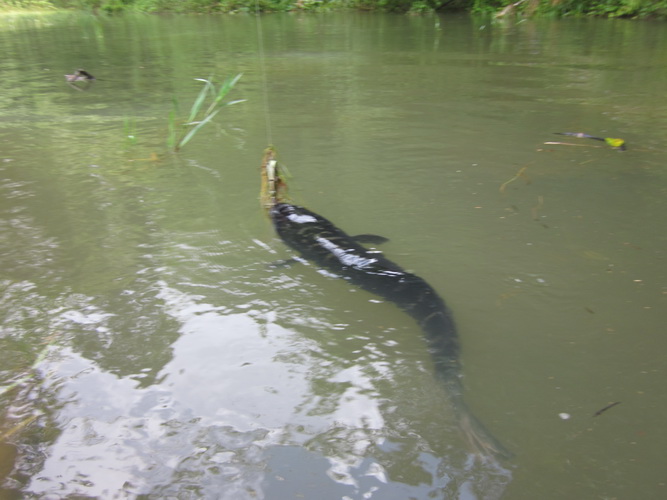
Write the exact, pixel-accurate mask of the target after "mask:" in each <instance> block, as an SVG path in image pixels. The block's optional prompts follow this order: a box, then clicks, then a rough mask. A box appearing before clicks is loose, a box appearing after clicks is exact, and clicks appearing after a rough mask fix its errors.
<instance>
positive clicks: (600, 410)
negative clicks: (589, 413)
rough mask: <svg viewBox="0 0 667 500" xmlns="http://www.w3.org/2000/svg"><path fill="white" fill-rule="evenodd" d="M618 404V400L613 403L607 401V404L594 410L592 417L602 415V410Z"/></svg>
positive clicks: (604, 410)
mask: <svg viewBox="0 0 667 500" xmlns="http://www.w3.org/2000/svg"><path fill="white" fill-rule="evenodd" d="M620 404H621V402H620V401H616V402H615V403H609V404H608V405H607V406H605V407H604V408H600V409H599V410H598V411H596V412H595V413H594V414H593V416H594V417H597V416H598V415H602V414H603V413H604V412H606V411H607V410H608V409H610V408H613V407H614V406H616V405H620Z"/></svg>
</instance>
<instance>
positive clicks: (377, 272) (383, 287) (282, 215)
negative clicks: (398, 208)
mask: <svg viewBox="0 0 667 500" xmlns="http://www.w3.org/2000/svg"><path fill="white" fill-rule="evenodd" d="M270 158H271V159H270V160H268V161H267V157H265V161H264V164H263V167H266V166H267V165H269V166H271V168H275V167H276V163H275V160H273V156H272V153H271V155H270ZM262 178H263V179H264V182H267V179H274V180H275V182H276V184H275V185H274V186H268V187H267V186H266V185H264V184H263V186H262V201H263V205H264V207H265V208H266V209H267V210H268V214H269V217H270V218H271V221H272V222H273V225H274V228H275V230H276V232H277V234H278V236H280V238H281V239H282V240H283V242H284V243H285V244H287V245H288V246H289V247H291V248H292V249H294V250H295V251H296V252H298V253H299V254H300V255H301V257H303V258H304V259H306V260H308V261H310V262H312V263H314V264H316V265H317V266H319V267H321V268H323V269H326V270H327V271H330V272H331V273H333V274H334V275H336V276H340V277H341V278H343V279H345V280H346V281H348V282H349V283H351V284H353V285H355V286H357V287H359V288H362V289H364V290H366V291H368V292H370V293H373V294H375V295H377V296H379V297H382V298H383V299H385V300H387V301H389V302H392V303H394V304H396V305H397V306H398V307H399V308H401V309H402V310H403V311H405V312H406V313H407V314H409V315H410V316H411V317H412V318H414V319H415V320H416V321H417V323H418V324H419V326H420V327H421V330H422V331H423V333H424V336H425V339H426V343H427V346H428V350H429V352H430V354H431V357H432V359H433V362H434V365H435V373H436V376H437V378H438V379H439V380H440V382H441V383H442V384H443V386H444V388H445V393H446V394H447V396H448V399H449V401H450V402H451V405H452V408H453V409H454V411H455V414H456V416H457V419H458V423H459V427H460V428H461V430H462V431H463V435H464V437H465V438H466V440H467V441H468V443H469V445H470V447H471V449H472V451H474V452H475V453H477V454H478V455H479V456H480V457H484V458H509V457H510V456H511V453H509V452H508V451H507V450H506V449H505V448H504V447H503V445H502V444H500V442H499V441H498V440H497V439H496V438H495V437H494V436H493V435H492V434H491V433H490V432H489V431H488V430H486V428H485V427H484V426H483V424H482V423H481V422H480V421H479V420H478V419H477V418H476V417H475V416H474V415H473V414H472V412H471V411H470V410H469V408H468V406H467V405H466V403H465V401H464V399H463V384H462V381H461V362H460V357H459V354H460V347H459V339H458V334H457V331H456V325H455V323H454V320H453V318H452V314H451V312H450V311H449V309H448V308H447V306H446V305H445V302H444V301H443V300H442V298H441V297H440V296H439V295H438V293H437V292H436V291H435V290H434V289H433V287H432V286H431V285H429V284H428V283H427V282H426V280H424V279H423V278H421V277H419V276H417V275H415V274H412V273H410V272H408V271H406V270H404V269H403V268H401V267H400V266H399V265H398V264H396V263H394V262H392V261H390V260H389V259H387V258H386V257H384V256H383V255H382V254H380V253H377V252H373V251H370V250H368V249H367V248H366V247H364V246H363V245H362V244H361V243H360V242H359V239H358V238H355V237H353V236H350V235H348V234H347V233H345V232H344V231H343V230H342V229H340V228H338V227H337V226H335V225H334V224H333V223H332V222H331V221H329V220H328V219H326V218H324V217H322V216H321V215H319V214H317V213H315V212H312V211H311V210H308V209H307V208H304V207H301V206H298V205H295V204H292V203H289V202H288V201H287V196H286V184H285V182H284V178H283V177H282V176H281V175H279V174H274V173H267V172H266V171H265V168H263V171H262Z"/></svg>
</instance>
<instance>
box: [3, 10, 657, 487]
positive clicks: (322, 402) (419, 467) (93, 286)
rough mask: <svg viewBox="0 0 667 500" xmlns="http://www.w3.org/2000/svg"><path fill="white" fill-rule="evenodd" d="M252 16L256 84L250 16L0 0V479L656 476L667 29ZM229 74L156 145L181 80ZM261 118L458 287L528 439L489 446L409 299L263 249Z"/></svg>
mask: <svg viewBox="0 0 667 500" xmlns="http://www.w3.org/2000/svg"><path fill="white" fill-rule="evenodd" d="M261 28H262V34H263V38H264V47H265V65H264V71H265V75H266V79H267V82H266V92H264V85H263V79H262V74H263V70H262V68H263V67H262V64H261V63H260V58H259V57H258V36H257V24H256V19H255V18H253V17H242V16H239V17H234V16H230V17H204V16H192V17H158V16H155V17H147V16H141V17H125V18H97V17H92V16H85V15H51V16H23V17H5V18H1V19H0V47H2V49H3V58H2V61H0V67H1V69H2V79H0V87H1V92H0V144H1V146H2V149H1V153H0V156H1V160H2V163H0V180H1V189H2V198H1V201H0V203H1V204H0V209H1V210H2V218H1V219H0V223H1V226H0V238H1V241H2V252H1V254H0V259H1V260H0V266H1V268H2V275H1V280H2V281H1V282H2V293H1V296H0V297H1V298H0V307H1V309H0V311H1V317H2V334H1V337H0V347H1V349H2V350H1V351H0V384H1V385H2V386H4V387H5V389H4V392H3V393H2V395H0V403H1V414H0V432H1V433H2V443H1V444H0V477H1V478H2V481H3V483H2V484H3V490H2V493H1V494H0V497H1V498H38V497H39V498H75V497H76V498H81V497H82V496H86V497H97V498H134V497H137V496H140V497H141V498H179V499H182V498H224V499H251V498H266V499H290V498H323V499H339V498H350V499H361V498H377V499H383V500H385V499H406V498H418V499H426V498H460V499H466V500H467V499H473V498H480V499H487V498H500V497H501V496H503V498H507V499H518V500H524V499H525V500H528V499H531V500H532V499H535V498H540V499H559V500H560V499H563V498H591V499H593V498H615V499H636V498H659V497H662V496H664V495H665V489H666V487H665V477H664V464H663V460H662V455H663V450H664V449H665V445H666V444H667V439H666V438H667V433H666V431H665V427H664V414H665V411H667V397H666V395H665V390H664V380H665V361H664V355H663V353H664V350H665V348H667V341H666V338H665V336H664V329H665V327H664V325H665V323H666V322H667V314H666V312H665V311H666V308H665V296H666V294H667V288H666V284H667V282H666V278H667V267H666V263H665V249H666V248H667V237H666V236H665V230H664V228H665V227H667V215H666V214H667V206H666V203H665V199H666V197H665V194H666V185H667V184H666V183H667V173H666V172H667V171H666V170H665V169H666V168H667V167H666V162H665V159H666V146H665V139H664V138H665V130H666V129H667V101H666V100H665V89H666V88H667V69H666V68H667V27H666V26H665V25H664V24H654V23H648V22H647V23H636V22H625V21H609V20H564V21H536V22H532V21H531V22H523V23H520V24H517V25H508V24H501V25H494V24H489V23H486V24H485V22H484V21H473V20H470V19H469V18H466V17H443V18H439V19H437V18H432V17H426V18H421V17H401V16H396V17H394V16H383V15H360V14H340V15H328V16H299V15H272V16H266V17H263V18H262V22H261ZM78 67H83V68H85V69H87V70H88V71H90V72H91V73H92V74H94V75H95V76H96V77H98V81H96V82H95V83H93V84H92V85H90V86H89V87H88V88H86V90H85V91H77V90H76V89H73V88H71V87H68V86H67V85H66V84H65V82H64V78H63V75H64V74H65V73H71V72H72V71H73V70H74V69H76V68H78ZM239 72H243V73H244V76H243V78H242V79H241V81H240V83H239V84H238V86H237V88H236V89H235V90H234V94H233V95H232V97H233V98H238V99H247V102H245V103H243V104H239V105H237V106H234V107H231V108H228V109H226V110H224V111H223V112H222V113H221V114H220V115H218V117H217V118H216V120H215V123H216V125H215V126H210V127H209V128H208V129H204V130H203V131H202V132H201V133H200V134H199V135H197V136H196V137H195V139H194V140H193V141H192V142H191V143H190V144H188V145H187V146H186V147H185V148H184V150H183V151H182V152H181V153H180V154H178V155H174V154H170V153H168V152H167V151H166V147H165V140H166V137H167V116H168V113H169V111H170V110H171V108H172V98H173V97H177V98H178V99H179V101H180V103H181V107H182V108H183V109H184V110H185V109H186V108H187V107H188V106H189V104H190V103H191V102H192V101H193V100H194V98H195V96H196V95H197V92H198V91H199V88H200V84H199V83H198V82H195V81H194V80H193V79H194V78H205V77H209V76H211V75H213V76H215V77H217V78H218V79H219V80H221V79H222V78H224V77H226V76H229V75H232V74H236V73H239ZM267 113H268V115H267ZM267 118H268V120H269V122H270V124H271V127H270V131H269V133H268V134H267V127H266V122H267ZM559 131H571V132H587V133H590V134H593V135H601V136H603V137H622V138H624V139H625V140H626V141H627V144H628V150H627V151H625V152H619V151H615V150H612V149H611V148H609V147H607V146H605V145H604V144H603V143H602V142H598V141H592V140H585V139H576V138H568V137H565V136H558V135H554V134H553V132H559ZM128 135H134V136H135V137H136V142H135V141H133V140H131V139H130V138H128V137H127V136H128ZM269 136H270V137H269ZM269 140H271V141H272V142H273V143H274V144H275V145H276V147H277V149H278V152H279V154H280V158H281V160H282V162H283V163H285V164H286V165H287V166H288V167H289V169H290V171H291V173H292V175H293V178H292V179H291V184H292V194H293V196H294V198H296V199H297V201H298V202H300V203H301V204H304V205H306V206H308V207H309V208H311V209H312V210H314V211H317V212H319V213H321V214H323V215H324V216H326V217H328V218H330V219H332V220H333V221H334V222H335V223H337V224H338V225H339V226H341V227H342V228H343V229H345V230H346V231H348V232H349V233H351V234H355V233H367V232H373V233H378V234H382V235H384V236H386V237H388V238H390V239H391V241H390V242H389V243H387V244H385V245H384V246H383V250H384V251H385V252H386V254H387V255H388V256H389V258H391V259H392V260H394V261H396V262H398V263H400V264H401V265H403V266H404V267H406V268H407V269H410V270H412V271H414V272H415V273H417V274H419V275H420V276H423V277H424V278H426V279H427V280H428V281H429V282H430V283H431V284H432V285H433V286H434V287H435V288H436V289H437V290H439V291H440V292H441V294H442V296H443V297H444V298H445V299H446V301H447V302H448V304H449V305H450V307H451V308H452V310H453V311H454V314H455V317H456V319H457V323H458V325H459V330H460V335H461V340H462V344H463V358H464V363H465V384H466V388H467V391H468V396H467V397H468V401H469V404H470V405H471V406H472V407H473V408H474V410H475V412H476V413H477V414H478V415H479V417H480V418H481V419H482V420H484V422H485V423H486V424H487V426H488V427H489V428H490V429H492V431H493V432H494V434H496V435H497V436H498V437H499V438H500V439H501V440H502V441H503V442H504V443H505V444H506V446H507V447H508V448H510V449H511V450H512V451H513V452H514V453H515V455H516V456H515V458H514V459H512V460H511V461H508V462H504V463H502V464H489V463H487V464H480V463H477V462H475V461H474V460H472V458H471V456H470V455H469V453H468V451H467V449H466V447H465V445H464V442H463V441H462V439H461V438H460V436H459V434H458V432H457V430H456V428H455V425H454V421H453V418H452V414H451V412H450V411H449V409H448V408H447V404H446V401H445V400H444V397H443V395H442V392H441V391H440V388H439V387H438V385H437V383H436V382H435V381H434V380H433V378H432V369H431V365H430V359H429V356H428V353H427V352H426V349H425V347H424V344H423V342H422V340H421V334H420V332H419V329H418V327H417V326H416V324H415V323H414V322H413V321H412V320H411V319H410V318H409V317H407V316H405V315H404V314H403V313H401V312H400V311H398V310H397V309H396V308H395V307H393V306H392V305H391V304H386V303H378V301H376V300H374V297H372V296H370V295H368V294H366V293H365V292H361V291H355V290H353V289H351V288H350V287H349V286H347V284H345V283H343V282H340V281H338V280H335V279H332V278H330V277H326V276H323V275H321V274H319V273H318V272H317V270H316V269H313V268H312V267H307V266H296V267H292V268H287V269H269V268H267V263H270V262H272V261H275V260H276V259H280V258H285V257H286V256H288V255H289V254H288V252H287V250H286V248H285V247H284V245H283V244H282V243H281V242H280V241H279V240H277V239H276V237H275V236H274V234H273V232H272V228H271V227H270V225H269V223H268V221H267V220H265V218H264V217H263V215H262V213H261V210H260V208H259V204H258V200H257V197H258V188H259V176H258V167H259V161H260V159H261V154H262V150H263V148H264V147H265V146H266V144H267V143H268V142H269ZM552 141H556V142H566V143H569V144H572V145H563V144H545V142H552ZM519 174H521V175H519ZM512 179H514V180H513V181H512V182H508V181H510V180H512ZM40 355H41V357H40ZM36 361H37V362H36ZM31 367H32V368H31ZM616 401H620V402H621V404H620V405H617V406H614V407H613V408H610V409H609V410H608V411H606V412H604V413H602V414H600V415H599V416H597V417H593V414H594V413H595V412H596V411H597V410H599V409H601V408H603V407H605V406H606V405H607V404H609V403H611V402H616ZM566 416H569V418H563V417H566Z"/></svg>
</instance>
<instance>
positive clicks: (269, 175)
mask: <svg viewBox="0 0 667 500" xmlns="http://www.w3.org/2000/svg"><path fill="white" fill-rule="evenodd" d="M261 170H262V172H261V174H262V186H261V191H260V195H259V197H260V203H261V204H262V207H263V208H264V210H266V211H267V212H268V211H269V210H271V209H272V208H273V207H274V206H276V205H277V204H278V203H283V202H284V201H286V200H287V184H286V183H285V176H284V174H283V172H282V171H281V169H280V166H279V165H278V161H277V160H276V153H275V151H274V149H273V148H272V147H268V148H266V150H265V151H264V157H263V158H262V167H261Z"/></svg>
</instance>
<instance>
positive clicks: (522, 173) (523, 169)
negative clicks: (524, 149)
mask: <svg viewBox="0 0 667 500" xmlns="http://www.w3.org/2000/svg"><path fill="white" fill-rule="evenodd" d="M527 168H528V165H526V166H525V167H521V168H520V169H519V171H518V172H517V173H516V175H515V176H514V177H512V178H511V179H510V180H508V181H505V182H503V183H502V184H501V185H500V189H499V191H500V192H501V193H504V192H505V188H506V187H507V185H508V184H509V183H510V182H514V181H515V180H517V179H518V178H519V177H523V179H524V180H525V181H526V184H530V179H529V178H528V176H527V175H526V174H525V172H526V169H527Z"/></svg>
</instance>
